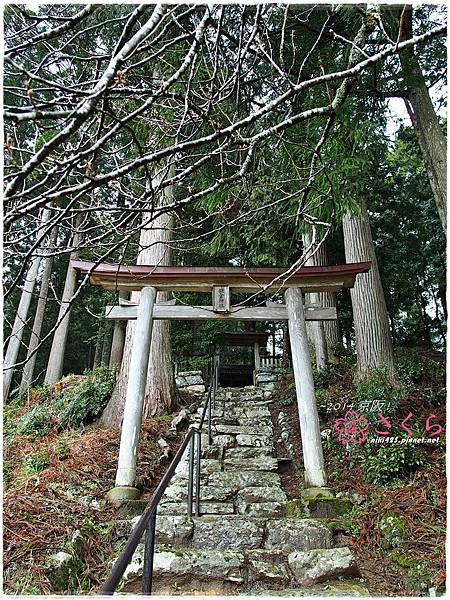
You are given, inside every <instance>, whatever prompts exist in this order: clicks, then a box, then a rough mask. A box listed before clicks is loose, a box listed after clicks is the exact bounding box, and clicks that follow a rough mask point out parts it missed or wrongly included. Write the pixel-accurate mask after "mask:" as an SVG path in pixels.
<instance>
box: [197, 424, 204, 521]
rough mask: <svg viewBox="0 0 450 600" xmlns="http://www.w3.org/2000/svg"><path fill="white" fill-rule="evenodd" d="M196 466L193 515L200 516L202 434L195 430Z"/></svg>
mask: <svg viewBox="0 0 450 600" xmlns="http://www.w3.org/2000/svg"><path fill="white" fill-rule="evenodd" d="M196 433H197V466H196V467H197V468H196V473H195V516H196V517H199V516H200V461H201V456H202V434H201V431H197V432H196Z"/></svg>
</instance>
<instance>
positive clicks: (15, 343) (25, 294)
mask: <svg viewBox="0 0 450 600" xmlns="http://www.w3.org/2000/svg"><path fill="white" fill-rule="evenodd" d="M50 215H51V211H50V210H49V209H45V210H44V211H43V212H42V216H41V225H45V223H46V222H47V221H48V220H49V219H50ZM41 261H42V257H40V256H35V257H34V258H33V259H32V261H31V264H30V267H29V269H28V271H27V274H26V276H25V281H24V284H23V289H22V294H21V296H20V300H19V306H18V307H17V312H16V317H15V319H14V323H13V326H12V330H11V337H10V339H9V342H8V346H7V349H6V353H5V358H4V361H3V400H6V399H7V398H8V395H9V390H10V388H11V383H12V379H13V375H14V368H13V367H14V365H15V364H16V362H17V357H18V355H19V350H20V345H21V343H22V338H23V333H24V330H25V327H26V325H27V323H28V312H29V310H30V305H31V300H32V298H33V291H34V286H35V284H36V279H37V276H38V272H39V266H40V264H41Z"/></svg>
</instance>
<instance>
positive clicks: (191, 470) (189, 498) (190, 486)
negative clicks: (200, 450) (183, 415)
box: [187, 435, 195, 517]
mask: <svg viewBox="0 0 450 600" xmlns="http://www.w3.org/2000/svg"><path fill="white" fill-rule="evenodd" d="M194 452H195V435H193V436H192V437H191V444H190V447H189V473H188V496H187V512H188V517H192V496H193V491H194Z"/></svg>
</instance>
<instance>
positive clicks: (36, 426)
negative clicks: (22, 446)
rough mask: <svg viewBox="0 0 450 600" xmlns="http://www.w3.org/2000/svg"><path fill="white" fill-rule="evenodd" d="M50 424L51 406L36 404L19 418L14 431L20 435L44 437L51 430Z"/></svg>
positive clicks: (51, 419)
mask: <svg viewBox="0 0 450 600" xmlns="http://www.w3.org/2000/svg"><path fill="white" fill-rule="evenodd" d="M52 422H53V415H52V410H51V405H50V404H47V403H46V404H36V405H35V406H33V408H32V409H31V410H30V411H29V412H27V413H25V414H24V415H22V416H21V417H20V418H19V420H18V422H17V428H16V431H17V433H19V434H22V435H36V436H38V435H45V434H46V433H48V432H49V431H50V429H51V428H52Z"/></svg>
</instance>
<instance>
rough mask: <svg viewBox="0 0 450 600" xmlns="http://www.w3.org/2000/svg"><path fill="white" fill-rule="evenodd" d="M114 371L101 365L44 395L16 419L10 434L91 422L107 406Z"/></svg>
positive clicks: (36, 432)
mask: <svg viewBox="0 0 450 600" xmlns="http://www.w3.org/2000/svg"><path fill="white" fill-rule="evenodd" d="M114 382H115V371H109V370H108V368H107V367H105V366H102V367H99V368H98V369H95V370H94V371H89V372H87V373H85V376H84V377H83V378H82V379H81V380H80V381H78V382H77V383H75V384H74V385H71V386H70V387H65V388H62V389H60V390H58V391H54V392H53V397H52V396H51V394H49V393H46V394H45V395H43V401H42V402H41V403H39V404H36V405H34V406H33V408H31V410H29V411H28V412H27V413H25V414H24V415H22V416H21V417H20V418H19V419H18V420H17V425H16V427H15V428H14V429H13V428H12V426H11V433H13V432H17V433H19V434H22V435H34V436H43V435H45V434H46V433H48V432H49V431H50V429H51V428H52V427H54V426H56V427H57V428H58V430H59V431H61V430H62V429H66V428H69V427H80V426H81V425H86V424H88V423H90V422H92V421H93V420H94V419H95V418H96V417H98V415H99V414H100V413H101V412H102V410H103V409H104V408H105V406H106V404H107V402H108V400H109V398H110V396H111V393H112V391H113V388H114Z"/></svg>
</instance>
